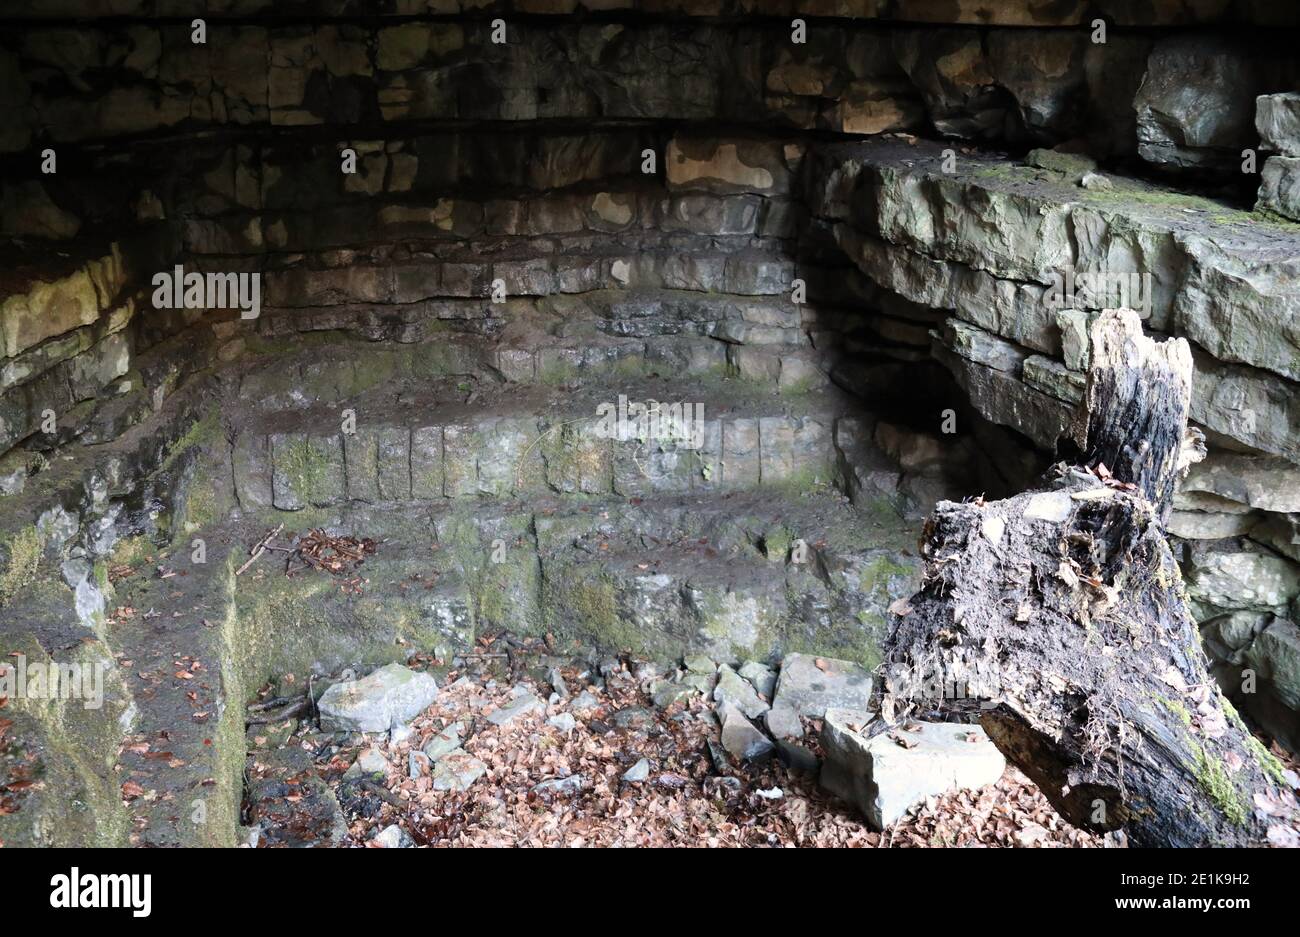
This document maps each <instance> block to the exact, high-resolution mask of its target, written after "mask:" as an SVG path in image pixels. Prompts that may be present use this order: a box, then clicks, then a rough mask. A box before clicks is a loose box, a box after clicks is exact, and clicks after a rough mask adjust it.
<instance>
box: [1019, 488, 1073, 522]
mask: <svg viewBox="0 0 1300 937" xmlns="http://www.w3.org/2000/svg"><path fill="white" fill-rule="evenodd" d="M1073 510H1074V502H1073V501H1072V500H1071V499H1070V494H1069V492H1065V491H1041V492H1039V493H1038V494H1036V495H1034V496H1033V497H1032V498H1030V499H1029V503H1028V504H1026V505H1025V518H1026V519H1028V520H1036V521H1049V522H1051V523H1053V524H1060V523H1063V522H1064V521H1066V520H1068V519H1069V517H1070V512H1071V511H1073Z"/></svg>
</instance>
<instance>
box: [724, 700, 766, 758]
mask: <svg viewBox="0 0 1300 937" xmlns="http://www.w3.org/2000/svg"><path fill="white" fill-rule="evenodd" d="M722 747H723V748H725V749H726V750H727V752H729V753H730V754H731V755H732V756H734V757H736V758H739V759H740V760H741V761H757V760H760V759H762V758H766V757H768V756H769V755H771V754H772V747H773V746H772V740H771V739H769V738H768V737H767V736H766V735H764V734H763V733H762V732H760V731H759V730H758V729H757V728H755V727H754V724H753V723H752V722H750V721H749V719H747V718H746V717H745V715H744V713H742V712H741V711H740V710H739V709H736V708H735V707H734V706H730V705H727V704H725V703H724V704H723V706H722Z"/></svg>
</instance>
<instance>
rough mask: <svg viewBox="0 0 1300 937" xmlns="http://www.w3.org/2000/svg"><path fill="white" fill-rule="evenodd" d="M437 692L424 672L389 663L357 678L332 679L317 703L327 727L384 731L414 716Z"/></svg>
mask: <svg viewBox="0 0 1300 937" xmlns="http://www.w3.org/2000/svg"><path fill="white" fill-rule="evenodd" d="M437 693H438V685H437V683H435V682H434V679H433V677H431V676H429V675H428V674H427V673H421V672H417V671H414V670H411V669H410V668H409V667H403V666H402V665H401V664H389V665H388V666H386V667H380V668H379V669H378V670H376V671H375V672H374V673H371V674H369V675H368V676H365V677H362V678H361V679H360V680H348V681H343V682H340V683H335V684H334V685H333V686H331V687H330V688H329V689H328V690H326V691H325V692H324V694H322V695H321V698H320V702H319V703H318V704H317V705H318V707H319V709H320V714H321V725H322V727H323V728H325V729H326V730H341V731H346V732H387V731H388V730H389V729H390V728H391V727H392V726H393V725H402V724H405V723H407V722H410V721H411V720H412V719H414V718H415V717H416V716H417V715H419V713H420V712H421V711H422V710H424V709H425V708H426V707H428V706H429V705H430V704H431V703H432V702H433V700H434V698H435V697H436V696H437Z"/></svg>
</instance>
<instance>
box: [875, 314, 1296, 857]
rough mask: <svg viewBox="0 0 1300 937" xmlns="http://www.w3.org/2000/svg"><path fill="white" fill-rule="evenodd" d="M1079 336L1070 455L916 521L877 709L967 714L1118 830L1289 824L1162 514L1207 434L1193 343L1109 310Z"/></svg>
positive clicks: (1131, 833) (1190, 839) (1145, 837)
mask: <svg viewBox="0 0 1300 937" xmlns="http://www.w3.org/2000/svg"><path fill="white" fill-rule="evenodd" d="M1091 342H1092V367H1091V370H1090V373H1089V379H1088V390H1087V395H1086V402H1085V411H1084V412H1083V413H1082V414H1081V419H1080V426H1079V430H1080V433H1079V434H1080V435H1082V436H1083V441H1084V442H1085V444H1084V447H1083V451H1084V452H1085V456H1084V458H1083V460H1082V465H1080V466H1073V467H1071V466H1066V465H1065V464H1063V463H1062V464H1060V465H1057V466H1056V467H1055V468H1054V470H1053V472H1052V473H1050V475H1051V477H1050V479H1049V481H1048V482H1046V483H1045V484H1046V487H1044V488H1043V489H1042V490H1039V491H1034V492H1027V493H1025V494H1021V495H1017V496H1016V497H1013V498H1009V499H1007V500H1004V501H997V502H988V503H985V502H984V501H983V500H982V499H981V500H976V501H972V502H967V503H963V504H955V503H951V502H941V503H940V504H939V505H938V506H937V507H936V509H935V511H934V513H933V514H932V515H931V517H930V519H929V520H928V521H927V523H926V527H925V531H924V534H923V543H922V551H923V555H924V557H925V559H926V574H925V578H924V580H923V582H922V587H921V590H920V591H919V592H918V593H917V594H916V595H915V596H914V597H912V598H911V599H910V600H909V601H908V602H907V603H906V605H905V606H904V607H901V608H900V607H896V611H898V612H900V613H901V614H898V615H897V616H896V617H895V618H894V620H893V627H892V631H891V634H890V637H889V638H888V640H887V643H886V658H885V660H886V663H885V665H884V674H883V676H884V679H883V681H882V696H881V700H880V703H881V712H882V714H883V715H884V717H885V719H884V720H883V722H884V723H885V724H888V723H890V722H893V721H896V720H897V719H901V718H903V717H904V716H905V715H907V714H908V713H912V712H921V711H928V712H935V711H938V712H941V713H947V714H950V715H951V714H954V713H956V712H962V713H964V714H966V715H968V716H969V715H972V714H978V718H979V721H980V723H981V725H982V726H983V727H984V729H985V731H986V732H988V734H989V736H990V737H991V738H992V740H993V741H994V743H995V744H996V745H997V746H998V748H999V749H1001V750H1002V752H1003V753H1004V754H1005V755H1006V756H1007V758H1008V759H1009V760H1010V761H1011V762H1013V763H1014V764H1015V765H1017V766H1018V767H1019V768H1020V769H1021V770H1022V771H1023V772H1024V773H1025V774H1027V775H1028V776H1029V777H1030V778H1031V779H1032V780H1033V781H1034V782H1035V783H1036V784H1038V785H1039V787H1041V788H1042V790H1043V791H1044V793H1045V794H1046V796H1047V797H1048V798H1049V799H1050V800H1051V802H1052V804H1053V805H1054V806H1055V807H1056V809H1057V810H1058V811H1060V813H1061V814H1062V815H1063V816H1064V817H1065V818H1066V819H1067V820H1069V821H1070V822H1071V823H1073V824H1075V825H1077V826H1080V827H1083V828H1086V829H1090V830H1094V831H1107V830H1118V829H1123V830H1124V831H1125V833H1126V835H1127V837H1128V840H1129V842H1130V843H1131V844H1133V845H1142V846H1208V845H1242V844H1249V843H1261V842H1263V841H1265V838H1266V836H1268V834H1269V830H1270V828H1271V827H1274V826H1278V827H1285V826H1290V825H1291V824H1293V823H1294V821H1295V816H1294V813H1293V808H1294V798H1293V797H1292V796H1291V795H1290V793H1289V792H1285V791H1283V790H1282V789H1281V788H1280V787H1279V786H1278V783H1277V782H1279V781H1280V780H1281V777H1282V768H1281V766H1280V765H1279V764H1278V762H1277V760H1276V759H1274V758H1273V757H1272V756H1271V755H1269V754H1268V753H1267V752H1266V751H1265V750H1264V749H1263V747H1262V746H1261V745H1260V744H1259V742H1258V741H1257V740H1255V739H1254V738H1253V737H1252V736H1251V735H1250V733H1249V732H1248V731H1247V730H1246V728H1245V726H1244V725H1243V724H1242V722H1241V719H1240V718H1239V717H1238V716H1237V714H1236V711H1235V710H1234V709H1233V708H1232V706H1231V704H1230V703H1228V702H1227V700H1226V699H1224V697H1223V696H1222V694H1221V693H1220V692H1219V689H1218V687H1217V686H1216V685H1215V683H1214V682H1213V679H1212V678H1211V677H1210V675H1209V674H1208V673H1207V671H1206V667H1205V656H1204V652H1203V651H1202V650H1201V645H1200V637H1199V634H1198V633H1197V629H1196V626H1195V623H1194V622H1193V620H1192V617H1191V615H1190V613H1189V611H1188V608H1187V602H1186V595H1185V591H1184V587H1183V583H1182V579H1181V576H1180V573H1179V569H1178V567H1177V564H1176V563H1175V561H1174V558H1173V556H1172V554H1171V552H1170V550H1169V546H1168V544H1167V543H1166V541H1165V535H1164V529H1163V518H1164V517H1165V515H1166V514H1167V512H1168V509H1169V505H1170V501H1171V499H1172V496H1173V491H1174V487H1175V486H1176V484H1177V481H1178V479H1179V477H1180V475H1181V473H1182V472H1183V471H1184V470H1185V468H1186V467H1187V466H1188V465H1189V464H1190V462H1192V461H1195V460H1196V459H1198V458H1199V457H1200V455H1201V454H1203V452H1204V448H1203V446H1202V445H1201V444H1200V439H1199V434H1196V435H1195V438H1192V437H1189V436H1188V433H1187V414H1188V406H1189V400H1190V394H1191V372H1192V362H1191V354H1190V350H1189V349H1188V346H1187V343H1186V342H1185V341H1182V340H1172V341H1167V342H1164V343H1156V342H1154V341H1152V340H1150V339H1148V338H1146V337H1144V336H1143V335H1142V330H1141V324H1140V322H1139V320H1138V318H1137V316H1136V315H1135V314H1133V313H1130V312H1123V311H1122V312H1107V313H1105V314H1104V315H1103V316H1101V317H1100V318H1099V319H1098V321H1097V322H1096V323H1095V324H1094V327H1093V330H1092V335H1091ZM1085 430H1086V432H1085ZM878 721H881V720H878ZM1282 835H1283V830H1282V829H1278V830H1276V831H1275V836H1274V837H1271V838H1279V839H1280V838H1282ZM1287 835H1289V834H1287Z"/></svg>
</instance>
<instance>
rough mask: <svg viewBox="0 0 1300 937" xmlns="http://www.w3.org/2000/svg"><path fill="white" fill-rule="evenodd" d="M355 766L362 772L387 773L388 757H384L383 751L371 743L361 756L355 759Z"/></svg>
mask: <svg viewBox="0 0 1300 937" xmlns="http://www.w3.org/2000/svg"><path fill="white" fill-rule="evenodd" d="M357 767H358V768H360V769H361V771H362V772H363V773H364V774H387V773H388V759H387V758H385V757H384V753H383V752H381V751H380V750H379V749H377V748H375V747H374V746H373V745H372V746H371V747H370V748H367V749H366V750H365V751H364V752H362V753H361V757H360V758H358V759H357Z"/></svg>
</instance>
